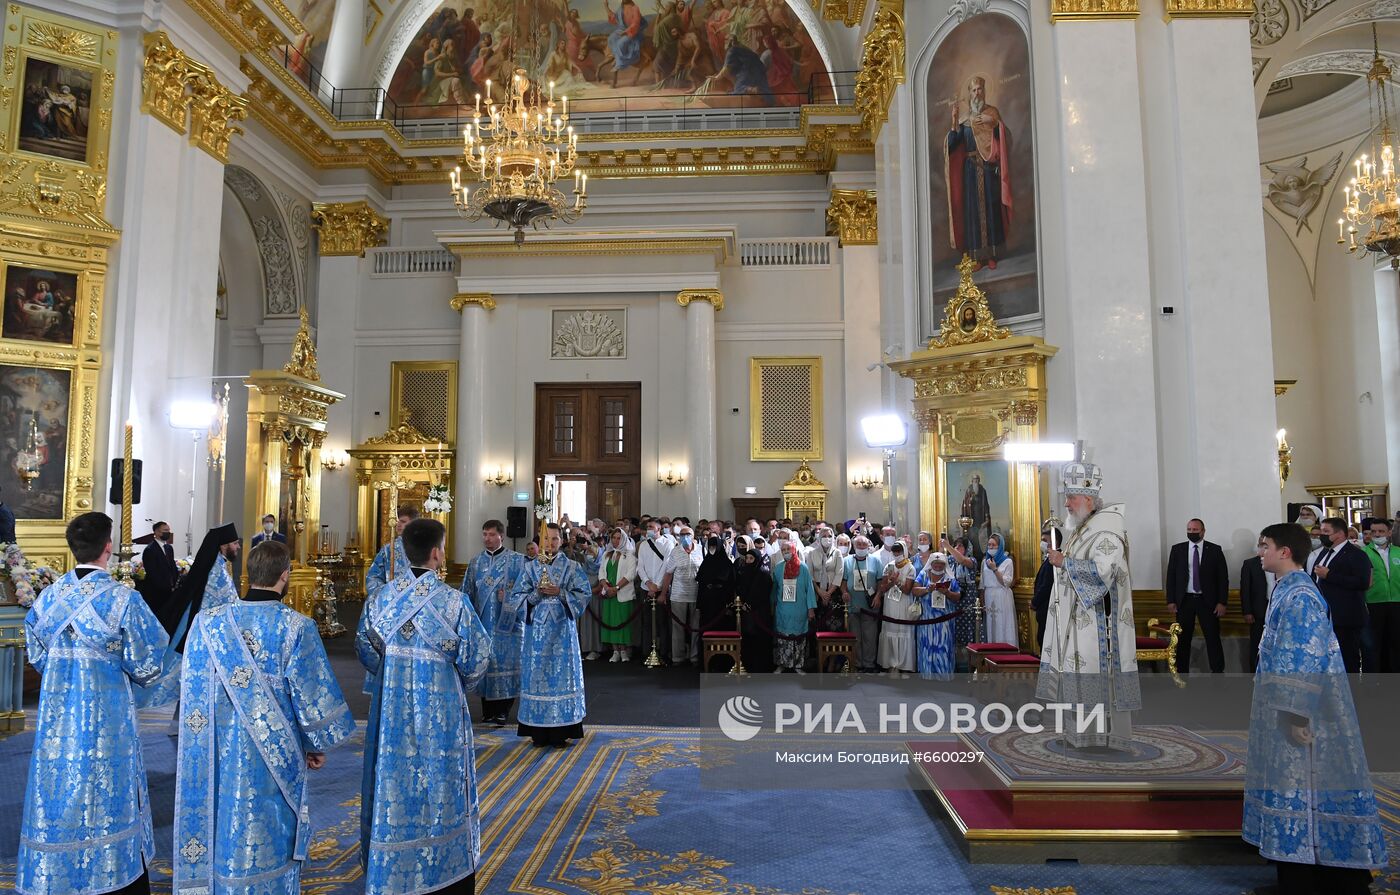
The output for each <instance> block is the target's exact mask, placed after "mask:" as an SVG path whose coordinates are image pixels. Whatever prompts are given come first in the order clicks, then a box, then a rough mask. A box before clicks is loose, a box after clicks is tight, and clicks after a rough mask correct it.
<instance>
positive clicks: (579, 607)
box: [506, 553, 590, 727]
mask: <svg viewBox="0 0 1400 895" xmlns="http://www.w3.org/2000/svg"><path fill="white" fill-rule="evenodd" d="M545 569H548V570H549V577H550V580H552V581H553V582H554V583H555V584H557V585H558V586H559V595H558V596H554V597H546V596H544V595H543V594H541V593H540V591H539V586H540V575H541V574H542V573H543V572H544V570H545ZM589 596H590V594H589V590H588V576H587V575H585V574H584V571H583V568H582V567H581V566H580V565H579V564H578V563H576V562H574V561H573V560H572V559H569V558H568V557H567V556H565V555H564V554H562V553H558V554H555V556H554V562H553V563H550V564H548V565H546V563H545V562H544V560H543V559H542V558H541V559H537V560H534V561H531V562H527V563H525V570H524V571H523V572H522V573H521V574H520V578H519V579H517V580H516V582H515V590H514V591H512V592H511V595H510V598H509V599H508V600H507V602H506V609H507V613H508V614H510V615H511V620H512V622H513V621H514V619H515V617H516V616H517V615H518V616H520V617H523V618H524V620H525V644H524V650H523V658H524V668H523V669H522V671H521V674H520V712H519V715H518V717H519V720H520V723H521V724H528V725H529V726H531V727H567V726H569V725H571V724H577V723H579V722H581V721H582V720H583V717H584V714H585V705H584V699H583V657H582V656H580V655H579V649H578V621H577V619H578V617H579V615H580V613H582V612H583V611H584V610H585V609H586V608H587V606H588V599H589Z"/></svg>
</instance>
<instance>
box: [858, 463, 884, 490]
mask: <svg viewBox="0 0 1400 895" xmlns="http://www.w3.org/2000/svg"><path fill="white" fill-rule="evenodd" d="M879 484H880V480H879V479H877V478H875V477H874V476H872V475H871V474H870V467H869V466H867V467H865V475H863V476H857V477H856V478H853V479H851V487H852V488H863V489H864V490H866V491H869V490H870V489H871V488H874V487H875V486H877V485H879Z"/></svg>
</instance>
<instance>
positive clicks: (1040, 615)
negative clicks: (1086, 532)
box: [1031, 527, 1064, 650]
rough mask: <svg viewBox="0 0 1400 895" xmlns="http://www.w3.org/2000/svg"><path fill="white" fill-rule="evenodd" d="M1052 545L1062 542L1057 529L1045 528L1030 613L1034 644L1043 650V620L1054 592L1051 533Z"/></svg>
mask: <svg viewBox="0 0 1400 895" xmlns="http://www.w3.org/2000/svg"><path fill="white" fill-rule="evenodd" d="M1052 531H1053V532H1054V537H1055V540H1054V543H1055V544H1060V543H1062V542H1063V541H1064V538H1063V536H1062V535H1061V534H1060V530H1059V529H1058V528H1053V527H1052V528H1047V529H1046V530H1045V531H1043V532H1041V535H1040V568H1039V569H1038V570H1037V571H1036V573H1035V589H1034V590H1033V591H1032V594H1031V611H1032V612H1034V613H1035V642H1036V644H1037V645H1038V646H1039V647H1040V648H1041V649H1042V650H1043V649H1045V618H1046V616H1048V615H1049V614H1050V594H1051V592H1052V591H1054V590H1055V567H1054V566H1052V565H1050V560H1049V559H1048V557H1049V556H1050V547H1051V540H1050V537H1051V534H1050V533H1051V532H1052Z"/></svg>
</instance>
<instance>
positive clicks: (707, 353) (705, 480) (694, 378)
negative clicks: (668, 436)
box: [676, 289, 724, 519]
mask: <svg viewBox="0 0 1400 895" xmlns="http://www.w3.org/2000/svg"><path fill="white" fill-rule="evenodd" d="M676 303H677V304H679V305H680V306H681V307H683V308H685V309H686V313H685V334H686V349H685V372H686V377H685V381H686V430H687V432H688V433H689V435H690V472H689V475H688V478H689V480H690V487H691V490H692V492H693V493H694V494H695V516H696V518H697V519H713V518H715V515H716V514H717V513H718V508H719V496H718V491H719V469H718V464H717V460H716V454H718V453H719V432H718V426H717V423H716V420H715V312H716V311H719V310H721V309H723V308H724V293H723V292H720V291H719V290H718V289H686V290H684V291H682V292H680V293H679V294H678V295H676Z"/></svg>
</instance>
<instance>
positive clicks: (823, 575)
mask: <svg viewBox="0 0 1400 895" xmlns="http://www.w3.org/2000/svg"><path fill="white" fill-rule="evenodd" d="M807 568H808V570H809V571H810V572H811V573H812V589H813V590H815V591H816V594H817V630H818V631H844V630H846V614H845V612H844V611H842V603H841V579H842V578H843V577H844V576H845V573H846V565H845V557H844V556H842V555H841V551H839V550H837V549H836V539H835V538H834V537H832V535H831V528H830V527H829V526H828V525H826V524H825V523H823V524H822V525H820V526H818V528H817V540H816V543H815V544H813V545H812V549H811V550H809V551H808V552H807ZM813 639H814V640H815V638H813Z"/></svg>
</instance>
